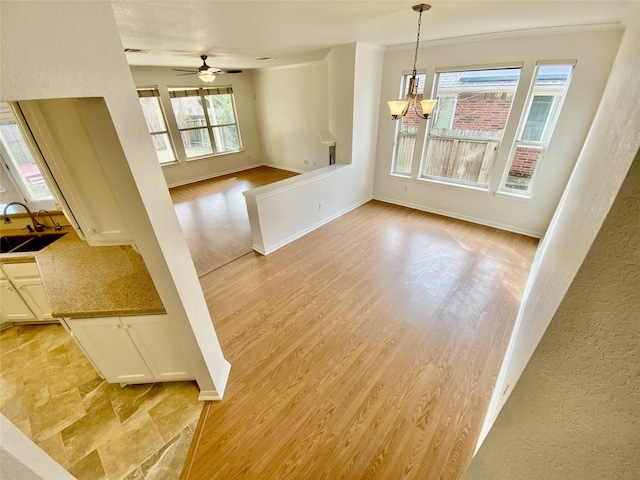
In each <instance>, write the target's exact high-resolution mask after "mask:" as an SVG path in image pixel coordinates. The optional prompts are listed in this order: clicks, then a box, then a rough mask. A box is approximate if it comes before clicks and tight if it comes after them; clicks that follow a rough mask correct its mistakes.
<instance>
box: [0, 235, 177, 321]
mask: <svg viewBox="0 0 640 480" xmlns="http://www.w3.org/2000/svg"><path fill="white" fill-rule="evenodd" d="M63 231H66V232H67V234H66V235H65V236H64V237H62V238H60V239H59V240H56V241H55V242H53V243H52V244H51V245H49V246H47V247H45V248H44V249H42V250H40V251H39V252H36V253H27V254H24V253H20V254H8V255H7V254H2V255H0V261H2V262H28V261H33V259H34V258H35V261H36V262H37V264H38V268H39V270H40V275H41V276H42V283H43V286H44V290H45V292H46V294H47V298H48V300H49V304H50V305H51V309H52V315H53V316H54V317H58V318H60V317H65V318H86V317H109V316H120V315H145V314H157V313H165V309H164V307H163V305H162V301H161V300H160V297H159V295H158V292H157V290H156V287H155V285H154V284H153V281H152V280H151V275H149V271H148V270H147V267H146V265H145V263H144V261H143V259H142V257H141V256H140V254H138V253H137V252H136V251H135V250H134V249H133V248H132V247H130V246H128V245H121V246H112V247H91V246H89V244H87V243H86V242H84V241H83V240H80V238H78V236H77V235H76V233H75V231H73V229H71V228H65V229H63ZM47 233H48V232H47Z"/></svg>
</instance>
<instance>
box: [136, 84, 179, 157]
mask: <svg viewBox="0 0 640 480" xmlns="http://www.w3.org/2000/svg"><path fill="white" fill-rule="evenodd" d="M138 97H139V98H140V105H141V106H142V111H143V112H144V119H145V120H146V121H147V128H148V129H149V133H150V134H151V140H152V142H153V146H154V147H155V149H156V155H157V156H158V161H159V162H160V164H161V165H165V164H167V163H174V162H175V161H176V154H175V151H174V150H173V144H172V143H171V138H170V137H169V132H168V130H167V122H166V121H165V119H164V113H163V112H162V105H161V104H160V93H159V92H158V89H157V88H139V89H138Z"/></svg>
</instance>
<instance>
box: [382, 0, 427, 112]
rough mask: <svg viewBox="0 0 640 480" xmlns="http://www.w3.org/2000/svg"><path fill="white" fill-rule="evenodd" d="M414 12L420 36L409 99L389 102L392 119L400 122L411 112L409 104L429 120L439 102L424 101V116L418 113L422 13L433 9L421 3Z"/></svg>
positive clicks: (417, 40)
mask: <svg viewBox="0 0 640 480" xmlns="http://www.w3.org/2000/svg"><path fill="white" fill-rule="evenodd" d="M412 8H413V11H414V12H418V13H419V14H420V16H419V17H418V36H417V38H416V53H415V55H414V57H413V74H412V76H411V79H409V89H408V92H407V98H406V99H404V100H393V101H391V102H387V104H388V105H389V110H391V118H393V119H394V120H398V119H399V118H402V117H404V116H405V115H406V114H407V112H408V111H409V104H410V103H413V109H414V110H415V114H416V115H417V116H418V117H420V118H422V119H424V120H427V119H428V118H429V117H430V116H431V112H433V108H434V107H435V106H436V103H437V102H438V100H422V101H421V102H420V105H421V107H422V115H421V114H420V113H419V112H418V77H417V76H416V63H417V61H418V46H419V45H420V24H421V23H422V12H426V11H427V10H429V9H430V8H431V5H427V4H426V3H421V4H419V5H414V6H413V7H412Z"/></svg>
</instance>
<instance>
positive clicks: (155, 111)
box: [140, 97, 167, 133]
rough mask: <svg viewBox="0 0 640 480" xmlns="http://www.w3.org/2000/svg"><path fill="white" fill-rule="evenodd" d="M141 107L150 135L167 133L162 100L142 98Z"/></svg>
mask: <svg viewBox="0 0 640 480" xmlns="http://www.w3.org/2000/svg"><path fill="white" fill-rule="evenodd" d="M140 105H141V106H142V111H143V112H144V119H145V120H146V121H147V128H148V129H149V133H156V132H166V131H167V127H166V125H165V123H164V117H163V116H162V110H161V108H160V99H159V98H158V97H142V98H140Z"/></svg>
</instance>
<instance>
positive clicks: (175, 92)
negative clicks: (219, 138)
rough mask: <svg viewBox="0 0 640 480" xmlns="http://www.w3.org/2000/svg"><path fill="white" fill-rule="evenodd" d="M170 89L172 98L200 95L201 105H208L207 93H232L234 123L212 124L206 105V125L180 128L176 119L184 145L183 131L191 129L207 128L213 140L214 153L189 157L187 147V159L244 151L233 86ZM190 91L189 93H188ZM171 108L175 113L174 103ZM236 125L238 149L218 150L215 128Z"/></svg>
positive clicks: (204, 111)
mask: <svg viewBox="0 0 640 480" xmlns="http://www.w3.org/2000/svg"><path fill="white" fill-rule="evenodd" d="M168 90H169V96H170V97H171V98H180V97H185V96H198V97H200V101H201V105H203V106H204V105H206V98H205V97H206V96H207V95H220V94H229V95H231V106H232V110H233V119H234V122H232V123H225V124H217V125H212V124H211V119H210V118H209V111H208V109H207V108H206V107H203V109H202V110H203V113H204V119H205V123H206V125H204V126H198V127H187V128H180V127H179V126H177V125H178V122H177V119H176V126H177V127H176V128H177V129H178V134H179V136H180V142H181V144H182V145H183V147H184V144H183V142H182V133H183V132H188V131H191V130H204V129H206V131H207V132H208V135H209V139H210V142H211V149H212V153H206V154H203V155H197V156H193V157H189V156H188V155H187V152H186V149H185V158H186V159H187V161H192V160H199V159H201V158H208V157H215V156H220V155H227V154H232V153H238V152H242V151H243V146H242V138H241V136H240V126H239V125H238V113H237V109H236V101H235V96H234V94H233V88H232V87H231V86H228V87H193V86H189V87H173V86H172V87H168ZM186 92H189V93H186ZM191 92H197V95H193V94H192V93H191ZM171 109H172V113H173V115H174V117H175V116H176V115H175V111H174V110H173V104H172V105H171ZM231 126H233V127H235V129H236V133H237V135H238V149H237V150H230V151H220V152H219V151H217V144H216V141H215V138H216V135H215V133H214V130H215V129H220V128H222V127H231Z"/></svg>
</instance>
